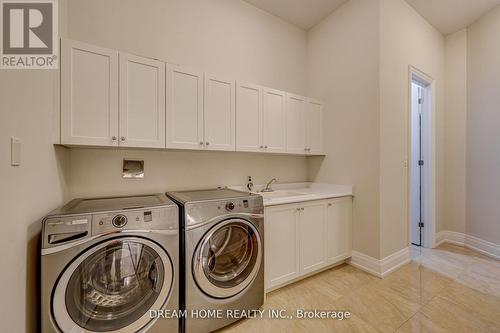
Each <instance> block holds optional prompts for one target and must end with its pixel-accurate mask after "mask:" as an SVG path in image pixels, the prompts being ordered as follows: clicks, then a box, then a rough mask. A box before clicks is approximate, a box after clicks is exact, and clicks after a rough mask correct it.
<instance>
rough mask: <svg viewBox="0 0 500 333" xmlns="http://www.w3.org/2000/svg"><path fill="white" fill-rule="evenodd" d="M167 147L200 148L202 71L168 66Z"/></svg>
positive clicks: (201, 144)
mask: <svg viewBox="0 0 500 333" xmlns="http://www.w3.org/2000/svg"><path fill="white" fill-rule="evenodd" d="M166 94H167V95H166V102H167V104H166V108H167V112H166V118H167V119H166V121H167V125H166V132H167V133H166V136H167V143H166V146H167V148H179V149H203V147H204V138H203V72H198V71H193V70H187V69H183V68H180V67H177V66H171V65H167V70H166Z"/></svg>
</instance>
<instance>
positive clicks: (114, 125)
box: [61, 39, 118, 146]
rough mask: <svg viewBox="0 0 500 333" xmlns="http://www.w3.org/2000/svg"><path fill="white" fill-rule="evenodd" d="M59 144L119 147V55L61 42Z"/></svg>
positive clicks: (71, 42)
mask: <svg viewBox="0 0 500 333" xmlns="http://www.w3.org/2000/svg"><path fill="white" fill-rule="evenodd" d="M61 53H62V54H61V56H62V57H61V143H63V144H81V145H99V146H116V145H118V140H117V139H118V52H116V51H113V50H109V49H105V48H101V47H97V46H94V45H89V44H85V43H81V42H77V41H73V40H68V39H63V40H62V42H61Z"/></svg>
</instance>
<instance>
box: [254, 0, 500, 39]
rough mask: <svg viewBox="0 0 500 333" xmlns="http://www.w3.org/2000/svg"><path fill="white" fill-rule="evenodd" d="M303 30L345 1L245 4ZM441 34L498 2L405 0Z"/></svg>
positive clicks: (499, 0) (283, 0)
mask: <svg viewBox="0 0 500 333" xmlns="http://www.w3.org/2000/svg"><path fill="white" fill-rule="evenodd" d="M245 1H246V2H248V3H250V4H252V5H254V6H255V7H258V8H260V9H262V10H264V11H266V12H268V13H271V14H273V15H276V16H278V17H280V18H282V19H283V20H285V21H288V22H290V23H292V24H294V25H296V26H298V27H300V28H302V29H305V30H309V29H310V28H311V27H313V26H315V25H316V24H318V23H319V22H320V21H321V20H322V19H324V18H325V17H327V16H328V15H329V14H330V13H331V12H333V11H334V10H335V9H336V8H337V7H339V6H340V5H342V4H343V3H344V2H346V1H347V0H245ZM406 2H408V3H409V4H410V5H411V6H412V7H413V8H415V10H416V11H417V12H419V13H420V15H422V16H423V17H424V18H425V19H426V20H427V21H429V22H430V23H431V24H432V25H433V26H434V27H436V29H438V30H439V31H440V32H441V33H442V34H444V35H447V34H450V33H453V32H456V31H458V30H460V29H463V28H465V27H467V26H468V25H470V24H471V23H473V22H474V21H476V20H477V19H478V18H479V17H481V16H482V15H483V14H485V13H486V12H487V11H489V10H490V9H492V8H493V7H495V6H497V5H500V0H406Z"/></svg>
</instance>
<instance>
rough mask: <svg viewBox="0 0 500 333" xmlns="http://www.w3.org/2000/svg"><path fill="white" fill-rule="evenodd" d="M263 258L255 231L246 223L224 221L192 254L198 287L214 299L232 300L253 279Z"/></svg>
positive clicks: (234, 220)
mask: <svg viewBox="0 0 500 333" xmlns="http://www.w3.org/2000/svg"><path fill="white" fill-rule="evenodd" d="M261 257H262V249H261V241H260V237H259V234H258V232H257V230H256V229H255V227H254V226H253V225H252V224H251V223H250V222H248V221H246V220H236V219H233V220H226V221H224V222H221V223H219V224H218V225H217V226H215V227H214V228H212V229H211V230H210V231H209V232H208V233H207V234H206V235H205V237H204V238H203V239H202V241H201V242H200V244H199V246H198V249H197V251H196V253H195V258H194V261H193V263H194V267H193V273H194V278H195V280H196V283H197V284H198V286H199V287H200V288H201V289H202V290H203V291H204V292H205V293H207V294H208V295H210V296H212V297H216V298H227V297H231V296H234V295H236V294H238V293H239V292H241V291H242V290H243V289H245V288H246V287H247V286H248V285H249V284H250V283H251V282H252V281H253V279H254V278H255V276H256V275H257V273H258V270H259V268H260V261H261Z"/></svg>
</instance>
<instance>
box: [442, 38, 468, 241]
mask: <svg viewBox="0 0 500 333" xmlns="http://www.w3.org/2000/svg"><path fill="white" fill-rule="evenodd" d="M445 83H446V84H445V103H446V115H445V169H446V173H445V219H444V223H443V225H442V226H441V227H442V230H450V231H455V232H461V233H464V232H465V193H466V188H465V144H466V142H465V137H466V120H467V31H466V30H465V29H463V30H460V31H458V32H456V33H454V34H451V35H449V36H447V37H446V39H445ZM439 231H440V230H439Z"/></svg>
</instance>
